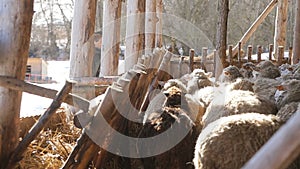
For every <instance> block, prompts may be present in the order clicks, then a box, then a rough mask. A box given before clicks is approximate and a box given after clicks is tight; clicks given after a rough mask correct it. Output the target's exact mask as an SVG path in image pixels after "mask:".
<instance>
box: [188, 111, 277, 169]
mask: <svg viewBox="0 0 300 169" xmlns="http://www.w3.org/2000/svg"><path fill="white" fill-rule="evenodd" d="M280 126H281V121H280V119H279V118H278V117H276V116H274V115H265V114H257V113H245V114H238V115H232V116H228V117H222V118H220V119H218V120H216V121H214V122H212V123H210V124H209V125H208V126H207V127H206V128H204V129H203V130H202V132H201V133H200V135H199V137H198V140H197V143H196V147H195V156H194V160H193V162H194V166H195V168H196V169H216V168H222V169H239V168H241V167H242V166H243V165H244V164H245V163H246V162H247V161H248V160H249V159H250V158H251V157H252V156H253V155H254V154H255V153H256V152H257V151H258V150H259V149H260V147H261V146H262V145H263V144H264V143H265V142H267V140H268V139H269V138H270V137H271V136H272V135H273V134H274V133H275V132H276V131H277V129H279V127H280Z"/></svg>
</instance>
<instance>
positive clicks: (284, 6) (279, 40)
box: [274, 0, 289, 59]
mask: <svg viewBox="0 0 300 169" xmlns="http://www.w3.org/2000/svg"><path fill="white" fill-rule="evenodd" d="M288 3H289V1H288V0H280V1H278V4H277V12H276V21H275V35H274V46H275V53H274V56H275V59H277V58H278V56H277V54H278V50H277V49H278V46H286V45H285V44H286V43H285V42H286V26H287V17H288V16H287V15H288Z"/></svg>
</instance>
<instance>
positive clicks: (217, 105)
mask: <svg viewBox="0 0 300 169" xmlns="http://www.w3.org/2000/svg"><path fill="white" fill-rule="evenodd" d="M247 112H255V113H262V114H276V113H277V108H276V105H275V104H274V103H272V102H270V101H269V100H267V99H265V98H263V97H258V96H256V95H255V94H254V93H253V92H251V91H244V90H232V91H230V90H225V91H222V92H220V93H219V94H216V95H215V97H214V100H213V101H212V102H211V104H210V105H209V106H208V107H207V109H206V112H205V114H204V116H203V117H202V125H203V127H206V126H207V125H208V124H209V123H211V122H213V121H215V120H217V119H219V118H220V117H223V116H230V115H234V114H241V113H247Z"/></svg>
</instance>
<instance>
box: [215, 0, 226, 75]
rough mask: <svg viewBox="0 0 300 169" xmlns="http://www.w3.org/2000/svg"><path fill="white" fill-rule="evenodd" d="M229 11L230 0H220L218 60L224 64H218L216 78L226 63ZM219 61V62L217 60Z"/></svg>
mask: <svg viewBox="0 0 300 169" xmlns="http://www.w3.org/2000/svg"><path fill="white" fill-rule="evenodd" d="M228 13H229V0H219V2H218V15H219V16H218V18H219V19H218V25H217V46H216V50H217V56H216V57H217V60H218V58H219V59H220V60H221V63H222V64H217V65H216V78H218V77H219V76H220V74H221V72H222V70H223V67H225V65H226V47H227V21H228ZM217 63H219V62H217Z"/></svg>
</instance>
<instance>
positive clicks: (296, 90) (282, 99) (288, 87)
mask: <svg viewBox="0 0 300 169" xmlns="http://www.w3.org/2000/svg"><path fill="white" fill-rule="evenodd" d="M278 87H279V90H284V91H285V92H283V93H282V95H281V96H279V97H278V99H277V100H276V105H277V108H278V109H280V108H281V107H283V106H284V105H286V104H287V103H291V102H299V101H300V80H296V79H292V80H288V81H284V82H283V83H282V84H281V85H279V86H278Z"/></svg>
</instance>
